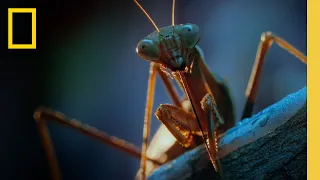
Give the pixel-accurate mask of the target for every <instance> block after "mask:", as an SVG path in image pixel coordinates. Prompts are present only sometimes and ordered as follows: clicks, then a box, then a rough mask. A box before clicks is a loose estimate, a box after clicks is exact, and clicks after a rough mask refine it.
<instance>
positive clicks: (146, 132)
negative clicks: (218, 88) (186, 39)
mask: <svg viewBox="0 0 320 180" xmlns="http://www.w3.org/2000/svg"><path fill="white" fill-rule="evenodd" d="M156 73H158V74H159V76H160V78H161V79H162V81H163V83H164V86H165V88H166V89H167V92H168V94H169V96H170V97H171V99H172V101H173V103H174V104H175V105H176V106H179V107H180V106H181V102H180V100H179V97H178V94H177V92H176V89H175V88H174V86H173V84H172V82H171V81H170V79H169V77H168V76H167V74H166V73H164V72H163V71H162V70H161V68H160V65H159V64H156V63H153V62H151V64H150V74H149V80H148V90H147V101H146V108H145V120H144V126H143V143H142V150H141V154H142V158H141V162H140V172H141V176H140V177H141V179H143V180H144V179H146V160H145V158H144V157H146V154H147V149H148V141H149V136H150V125H151V112H152V108H153V98H154V90H155V83H156Z"/></svg>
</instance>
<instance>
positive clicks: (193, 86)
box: [34, 0, 307, 180]
mask: <svg viewBox="0 0 320 180" xmlns="http://www.w3.org/2000/svg"><path fill="white" fill-rule="evenodd" d="M134 2H135V3H136V4H137V5H138V6H139V7H140V9H141V10H142V11H143V13H144V14H145V15H146V16H147V17H148V19H149V20H150V21H151V23H152V24H153V25H154V27H155V29H156V31H155V32H153V33H151V34H150V35H148V36H147V37H145V38H143V39H142V40H141V41H140V42H139V43H138V45H137V48H136V51H137V53H138V55H139V56H140V57H141V58H142V59H144V60H147V61H149V62H150V73H149V80H148V89H147V100H146V108H145V116H144V128H143V143H142V149H141V151H140V150H139V148H137V147H135V146H134V145H132V144H130V143H128V142H125V141H124V140H121V139H118V138H116V137H113V136H110V135H108V134H106V133H105V132H102V131H100V130H98V129H96V128H94V127H91V126H89V125H85V124H82V123H81V122H79V121H77V120H72V119H70V118H68V117H66V116H64V115H63V114H61V113H59V112H55V111H52V110H50V109H47V108H39V109H37V110H36V111H35V113H34V118H35V120H36V122H37V125H38V129H39V133H40V136H41V138H42V141H43V146H44V148H45V151H46V155H47V158H48V160H49V165H50V168H51V173H52V178H53V179H55V180H57V179H60V178H61V174H60V171H59V168H58V163H57V160H56V157H55V153H54V150H53V149H54V148H53V145H52V142H51V139H50V136H49V132H48V130H47V128H46V121H45V120H54V121H56V122H58V123H60V124H64V125H66V126H69V127H71V128H74V129H76V130H79V131H80V132H82V133H84V134H86V135H88V136H91V137H93V138H95V139H97V140H100V141H102V142H103V143H105V144H107V145H111V146H113V147H115V148H118V149H120V150H122V151H125V152H127V153H129V154H130V155H133V156H135V157H138V158H141V162H140V170H139V173H138V175H137V178H139V179H143V180H145V179H146V178H147V175H148V173H150V172H151V171H152V169H149V170H148V169H147V164H148V163H147V162H150V163H151V164H152V165H155V166H154V167H152V168H155V167H157V166H158V165H161V164H162V163H165V162H167V161H170V160H172V159H173V158H174V157H176V156H177V155H179V154H181V153H183V151H186V150H187V149H190V148H194V147H196V146H198V145H199V144H202V143H204V144H205V146H206V149H207V152H208V155H209V158H210V161H211V162H212V165H213V167H214V168H215V170H216V171H217V172H219V173H222V172H223V171H222V169H221V166H220V165H219V157H218V156H217V152H218V150H219V147H218V137H219V136H221V135H223V133H224V132H225V131H226V130H228V129H230V128H231V127H233V126H234V124H235V119H234V114H233V105H232V101H231V97H230V94H229V92H228V87H227V85H226V83H225V82H224V81H223V80H222V79H221V78H220V77H219V76H217V75H213V74H212V73H211V72H210V71H209V68H208V67H207V65H206V64H205V61H204V54H203V52H202V50H201V48H200V47H199V46H198V45H197V44H198V42H199V40H200V33H199V27H198V26H197V25H195V24H179V25H176V24H175V22H174V9H175V8H174V7H175V0H173V5H172V25H170V26H166V27H163V28H160V29H159V28H158V27H157V25H156V24H155V23H154V21H153V20H152V19H151V17H150V16H149V15H148V13H147V12H146V11H145V10H144V9H143V7H142V6H141V5H140V4H139V3H138V2H137V0H134ZM273 42H275V43H276V44H278V45H279V46H280V47H282V48H283V49H285V50H286V51H288V52H289V53H291V54H293V55H294V56H296V57H297V58H298V59H300V60H301V61H302V62H303V63H305V64H306V63H307V57H306V56H305V55H304V54H303V53H301V52H300V51H299V50H297V49H296V48H294V47H293V46H292V45H291V44H289V43H288V42H286V41H285V40H284V39H282V38H280V37H278V36H275V35H273V34H272V33H271V32H266V33H263V34H262V35H261V39H260V43H259V46H258V50H257V55H256V59H255V63H254V66H253V68H252V73H251V76H250V80H249V83H248V86H247V90H246V94H245V95H246V103H245V107H244V110H243V114H242V118H241V119H243V118H248V117H250V116H251V115H252V110H253V106H254V103H255V101H256V97H257V92H258V85H259V78H260V74H261V70H262V65H263V61H264V57H265V55H266V53H267V51H268V49H269V48H270V46H271V45H272V44H273ZM157 74H158V75H159V76H160V78H161V79H162V81H163V82H164V84H165V87H166V89H167V91H168V94H169V96H170V97H171V99H172V101H173V105H171V104H161V105H160V106H159V107H158V109H157V110H156V112H155V116H156V117H157V119H159V120H160V121H161V122H162V124H163V126H161V127H160V129H159V130H158V132H157V134H156V136H155V137H154V139H153V140H152V141H151V143H150V148H151V147H152V146H154V144H156V143H157V141H159V137H160V136H161V133H165V132H164V131H166V130H167V131H169V132H170V133H171V135H172V136H173V137H174V139H175V140H176V141H177V143H174V144H171V146H170V147H167V148H164V150H163V151H162V152H160V155H157V158H152V157H148V156H147V150H148V149H150V148H149V147H148V143H149V136H150V123H151V117H152V108H153V98H154V91H155V84H156V75H157ZM170 78H174V79H175V80H176V81H177V83H178V84H179V85H180V87H181V89H182V90H183V92H184V93H185V96H186V98H185V99H182V100H181V99H179V97H178V94H177V92H176V89H175V88H174V86H173V84H172V82H171V80H170ZM164 126H165V127H166V128H164ZM161 155H165V156H166V158H165V159H164V160H163V159H162V160H161V158H160V157H161ZM147 160H148V161H147ZM151 164H148V165H151Z"/></svg>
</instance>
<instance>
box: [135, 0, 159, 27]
mask: <svg viewBox="0 0 320 180" xmlns="http://www.w3.org/2000/svg"><path fill="white" fill-rule="evenodd" d="M133 1H134V2H135V3H136V4H137V5H138V6H139V8H140V9H141V10H142V12H143V13H144V14H145V15H146V16H147V18H148V19H149V20H150V22H151V23H152V24H153V26H154V27H155V28H156V30H157V31H158V32H160V30H159V28H158V26H157V25H156V23H154V21H153V20H152V18H151V17H150V15H149V14H148V13H147V11H146V10H144V9H143V7H142V6H141V5H140V4H139V3H138V1H137V0H133Z"/></svg>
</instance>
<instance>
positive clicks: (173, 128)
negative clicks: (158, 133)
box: [155, 104, 201, 147]
mask: <svg viewBox="0 0 320 180" xmlns="http://www.w3.org/2000/svg"><path fill="white" fill-rule="evenodd" d="M155 115H156V117H157V118H158V119H159V121H160V122H161V123H162V124H164V125H165V126H166V127H167V129H168V130H169V131H170V133H171V134H172V135H173V136H174V137H175V138H176V140H177V141H178V142H179V143H180V144H181V145H182V146H184V147H190V145H192V142H193V135H195V134H196V135H198V136H201V132H200V129H199V126H198V123H197V121H196V119H195V116H194V114H192V113H189V112H186V111H184V110H183V109H182V108H180V107H177V106H174V105H171V104H161V105H160V106H159V108H158V109H157V110H156V112H155Z"/></svg>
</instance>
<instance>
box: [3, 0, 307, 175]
mask: <svg viewBox="0 0 320 180" xmlns="http://www.w3.org/2000/svg"><path fill="white" fill-rule="evenodd" d="M140 3H141V4H142V5H143V7H144V8H145V9H146V10H147V11H148V12H149V13H150V15H151V16H152V18H153V19H154V20H155V22H156V23H157V25H158V26H159V27H162V26H167V25H170V24H171V3H172V2H171V0H165V1H164V0H162V1H160V0H152V1H147V0H141V1H140ZM3 4H5V5H3V6H1V17H3V20H2V22H1V24H2V25H1V29H2V30H4V32H3V33H2V36H1V46H2V47H1V48H2V50H3V51H2V52H3V53H1V54H2V55H1V59H0V114H1V116H0V117H1V119H0V120H1V125H0V140H1V145H0V150H1V152H0V162H1V164H2V166H1V168H0V175H1V179H48V178H49V170H48V166H47V161H46V159H45V155H44V151H43V149H42V147H41V143H40V138H39V136H38V133H37V130H36V126H35V123H34V121H33V118H32V114H33V111H34V110H35V108H36V107H38V106H39V105H45V106H48V107H50V108H53V109H56V110H59V111H61V112H63V113H65V114H66V115H68V116H70V117H74V118H77V119H79V120H81V121H83V122H86V123H88V124H91V125H93V126H96V127H99V128H100V129H102V130H104V131H106V132H108V133H109V134H112V135H116V136H118V137H120V138H123V139H126V140H128V141H130V142H132V143H134V144H136V145H138V146H140V145H141V141H142V138H141V137H142V123H143V115H144V112H143V110H144V105H145V95H146V87H147V78H148V77H147V76H148V66H149V64H148V63H147V62H145V61H143V60H141V59H140V58H139V57H138V56H137V54H136V52H135V46H136V44H137V43H138V41H139V40H140V39H141V38H143V37H145V36H147V35H148V34H149V33H151V32H153V31H154V28H153V26H152V24H151V23H150V22H149V21H148V19H147V18H146V17H145V16H144V14H143V13H142V12H141V11H140V9H139V8H138V7H137V6H136V5H135V4H134V3H133V1H131V0H127V1H124V0H121V1H120V0H118V1H117V0H114V1H97V0H91V1H85V0H78V1H75V0H66V1H50V2H48V1H33V2H31V1H22V0H20V1H16V0H14V1H7V2H5V3H3ZM9 7H11V8H18V7H36V8H37V49H36V50H7V31H6V29H7V28H6V25H7V8H9ZM18 21H19V22H21V23H22V24H23V25H21V24H20V23H18V24H19V25H16V26H17V27H24V28H26V29H25V31H24V30H23V28H22V30H23V31H21V30H18V31H17V32H15V31H14V33H16V34H18V35H19V34H20V35H19V36H21V37H19V38H20V39H21V40H20V41H27V40H28V38H30V37H29V36H27V35H26V34H28V33H27V32H30V29H28V28H30V25H28V24H29V23H28V22H29V21H26V20H23V18H22V20H18ZM186 22H191V23H195V24H197V25H198V26H199V27H200V31H201V41H200V43H199V45H200V46H201V47H202V48H203V50H204V53H205V57H206V62H207V63H208V65H209V66H210V68H211V70H212V71H214V72H216V73H218V74H220V75H221V76H222V77H224V78H225V79H226V80H227V82H228V84H229V87H230V89H231V93H232V96H233V100H234V104H235V108H236V115H237V118H239V117H240V114H241V111H242V107H243V104H244V92H245V89H246V86H247V82H248V79H249V76H250V72H251V68H252V65H253V61H254V58H255V54H256V49H257V45H258V42H259V38H260V35H261V33H262V32H264V31H268V30H270V31H272V32H274V33H275V34H277V35H279V36H281V37H283V38H284V39H286V40H287V41H289V42H290V43H291V44H293V45H294V46H296V47H297V48H298V49H299V50H301V51H302V52H304V53H306V1H301V0H269V1H265V0H237V1H236V0H224V1H221V0H201V1H199V0H177V4H176V23H179V24H180V23H186ZM14 36H15V35H14ZM261 80H262V83H261V86H260V89H259V95H258V100H257V104H256V107H255V110H254V111H255V112H257V111H259V110H261V109H263V108H265V107H266V106H268V105H270V104H272V103H274V102H275V101H277V100H279V99H281V98H282V97H283V96H285V95H287V94H289V93H291V92H294V91H296V90H298V89H300V88H302V87H303V86H305V85H306V66H305V65H304V64H302V63H301V62H299V61H298V60H297V59H296V58H295V57H293V56H292V55H290V54H288V53H287V52H285V51H283V50H282V49H280V48H278V47H277V46H276V45H275V46H273V47H272V48H271V50H270V53H269V54H268V56H267V58H266V63H265V66H264V69H263V74H262V79H261ZM158 82H159V83H158V86H157V88H156V90H157V92H156V98H155V107H154V108H157V107H158V105H159V104H160V103H169V102H170V99H169V98H168V97H167V96H166V92H165V90H164V88H163V86H162V82H161V81H158ZM158 126H159V122H158V121H157V120H156V119H155V118H153V122H152V134H153V133H154V132H155V130H156V129H157V127H158ZM50 130H51V134H52V138H53V141H54V143H55V148H56V152H57V156H58V159H59V164H60V167H61V170H62V174H63V177H64V179H78V180H80V179H133V177H134V176H135V174H136V171H137V169H138V168H139V160H138V159H136V158H133V157H130V156H128V155H127V154H124V153H122V152H118V151H117V150H115V149H112V148H109V147H105V146H104V145H103V144H101V143H99V142H96V141H92V140H91V139H90V138H87V137H85V136H83V135H81V134H79V133H77V132H74V131H73V130H70V129H68V128H65V127H62V126H60V125H56V124H53V123H52V124H50Z"/></svg>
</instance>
